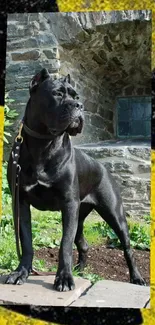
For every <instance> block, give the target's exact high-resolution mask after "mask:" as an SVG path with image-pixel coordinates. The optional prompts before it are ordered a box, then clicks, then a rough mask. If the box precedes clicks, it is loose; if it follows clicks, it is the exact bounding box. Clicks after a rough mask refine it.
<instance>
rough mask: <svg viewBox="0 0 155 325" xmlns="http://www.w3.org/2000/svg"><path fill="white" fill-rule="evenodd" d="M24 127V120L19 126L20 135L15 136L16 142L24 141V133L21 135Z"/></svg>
mask: <svg viewBox="0 0 155 325" xmlns="http://www.w3.org/2000/svg"><path fill="white" fill-rule="evenodd" d="M22 128H23V122H21V124H20V127H19V131H18V135H17V136H16V138H15V141H16V142H20V143H22V142H23V137H22V135H21V132H22Z"/></svg>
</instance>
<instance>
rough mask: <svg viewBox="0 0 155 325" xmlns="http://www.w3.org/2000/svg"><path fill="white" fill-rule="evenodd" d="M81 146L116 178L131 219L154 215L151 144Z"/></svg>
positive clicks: (120, 143)
mask: <svg viewBox="0 0 155 325" xmlns="http://www.w3.org/2000/svg"><path fill="white" fill-rule="evenodd" d="M78 147H80V148H81V149H82V150H84V151H85V152H86V153H87V154H89V155H90V156H91V157H93V158H95V159H98V161H100V162H101V163H102V164H103V165H105V166H106V168H107V169H109V171H110V172H111V174H112V175H113V176H114V177H115V179H116V181H117V183H118V185H119V186H120V189H121V194H122V198H123V203H124V207H125V211H126V215H127V216H130V217H134V218H136V217H137V218H138V219H139V218H140V219H141V220H144V219H143V218H144V216H149V215H150V168H151V160H150V146H149V144H148V143H147V142H146V143H143V144H140V143H138V142H137V143H134V142H132V141H121V142H119V141H118V142H117V141H116V142H114V141H112V142H111V141H106V142H101V143H95V144H86V145H79V146H78Z"/></svg>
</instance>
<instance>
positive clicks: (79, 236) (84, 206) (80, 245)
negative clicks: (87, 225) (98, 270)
mask: <svg viewBox="0 0 155 325" xmlns="http://www.w3.org/2000/svg"><path fill="white" fill-rule="evenodd" d="M92 210H93V206H92V204H88V203H81V206H80V211H79V222H78V229H77V232H76V237H75V244H76V246H77V250H78V253H79V257H78V264H77V265H76V269H77V270H79V271H83V269H84V267H85V266H86V262H87V252H88V248H89V247H88V243H87V241H86V239H85V238H84V235H83V223H84V220H85V218H86V217H87V216H88V214H89V213H90V212H91V211H92Z"/></svg>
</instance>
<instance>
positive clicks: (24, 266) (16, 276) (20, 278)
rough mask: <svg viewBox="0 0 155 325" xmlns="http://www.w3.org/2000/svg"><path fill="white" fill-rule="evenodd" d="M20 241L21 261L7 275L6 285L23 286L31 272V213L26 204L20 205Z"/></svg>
mask: <svg viewBox="0 0 155 325" xmlns="http://www.w3.org/2000/svg"><path fill="white" fill-rule="evenodd" d="M20 241H21V247H22V257H21V261H20V263H19V265H18V267H17V269H16V270H15V271H13V272H12V273H10V274H9V276H8V278H7V279H6V283H7V284H23V283H24V282H26V280H27V278H28V276H29V274H30V272H31V270H32V259H33V248H32V231H31V212H30V206H29V205H28V204H27V203H26V202H24V203H20Z"/></svg>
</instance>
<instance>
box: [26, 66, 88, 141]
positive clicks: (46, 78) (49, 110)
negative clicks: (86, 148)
mask: <svg viewBox="0 0 155 325" xmlns="http://www.w3.org/2000/svg"><path fill="white" fill-rule="evenodd" d="M29 90H30V101H32V102H33V108H34V109H36V110H37V111H38V114H42V121H43V123H44V124H45V126H46V127H47V128H48V130H49V131H50V133H51V134H53V135H59V134H62V133H63V132H68V133H69V134H70V135H76V134H77V133H81V131H82V128H83V121H84V108H83V105H82V103H81V102H80V100H79V97H78V94H77V92H76V91H75V89H74V88H73V87H72V86H71V84H70V75H67V77H65V78H59V79H56V80H53V79H52V78H51V77H50V75H49V73H48V71H47V70H46V69H43V70H41V72H39V73H38V74H36V75H35V76H34V77H33V78H32V80H31V82H30V86H29Z"/></svg>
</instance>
